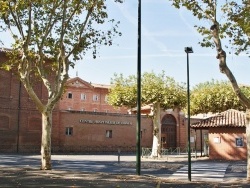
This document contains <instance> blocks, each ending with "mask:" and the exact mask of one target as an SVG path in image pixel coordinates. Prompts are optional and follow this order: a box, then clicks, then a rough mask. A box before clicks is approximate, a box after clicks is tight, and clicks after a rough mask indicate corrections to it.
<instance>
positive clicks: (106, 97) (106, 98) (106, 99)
mask: <svg viewBox="0 0 250 188" xmlns="http://www.w3.org/2000/svg"><path fill="white" fill-rule="evenodd" d="M104 101H105V103H108V95H105V98H104Z"/></svg>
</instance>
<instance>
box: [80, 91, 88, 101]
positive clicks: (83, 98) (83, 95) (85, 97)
mask: <svg viewBox="0 0 250 188" xmlns="http://www.w3.org/2000/svg"><path fill="white" fill-rule="evenodd" d="M81 100H82V101H85V100H87V95H86V94H84V93H81Z"/></svg>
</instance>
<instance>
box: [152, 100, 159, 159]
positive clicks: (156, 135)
mask: <svg viewBox="0 0 250 188" xmlns="http://www.w3.org/2000/svg"><path fill="white" fill-rule="evenodd" d="M153 110H154V114H153V127H154V129H153V145H152V153H151V157H152V158H155V157H158V158H160V157H161V122H160V121H161V117H160V115H161V108H160V103H156V104H154V108H153Z"/></svg>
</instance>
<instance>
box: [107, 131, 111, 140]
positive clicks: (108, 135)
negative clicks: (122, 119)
mask: <svg viewBox="0 0 250 188" xmlns="http://www.w3.org/2000/svg"><path fill="white" fill-rule="evenodd" d="M106 138H112V130H107V131H106Z"/></svg>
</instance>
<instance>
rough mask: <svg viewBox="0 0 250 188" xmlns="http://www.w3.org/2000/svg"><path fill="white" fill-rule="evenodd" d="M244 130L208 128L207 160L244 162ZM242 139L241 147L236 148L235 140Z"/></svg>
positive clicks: (245, 148) (245, 151)
mask: <svg viewBox="0 0 250 188" xmlns="http://www.w3.org/2000/svg"><path fill="white" fill-rule="evenodd" d="M245 131H246V130H245V128H229V127H227V128H210V129H209V158H210V159H226V160H245V159H246V158H247V145H246V134H245ZM238 138H243V146H236V139H238Z"/></svg>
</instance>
